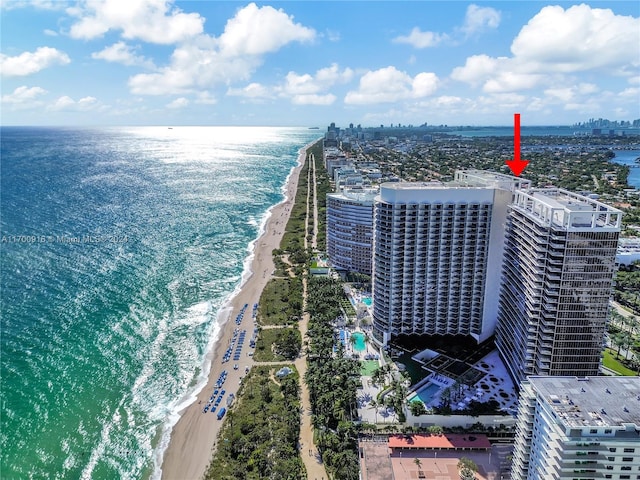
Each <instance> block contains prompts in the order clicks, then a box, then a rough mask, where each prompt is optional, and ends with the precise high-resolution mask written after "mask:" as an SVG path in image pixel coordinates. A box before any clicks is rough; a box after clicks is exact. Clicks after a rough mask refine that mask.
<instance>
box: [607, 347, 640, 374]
mask: <svg viewBox="0 0 640 480" xmlns="http://www.w3.org/2000/svg"><path fill="white" fill-rule="evenodd" d="M602 363H603V365H604V366H605V367H607V368H610V369H611V370H613V371H614V372H617V373H619V374H620V375H624V376H627V377H635V376H636V372H634V371H633V370H631V369H629V368H627V367H625V366H624V365H622V364H621V363H620V362H619V361H618V360H616V354H615V352H614V351H612V350H611V349H609V348H607V349H606V350H605V351H604V359H603V360H602Z"/></svg>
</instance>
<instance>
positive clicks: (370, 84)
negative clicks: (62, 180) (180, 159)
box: [0, 0, 640, 126]
mask: <svg viewBox="0 0 640 480" xmlns="http://www.w3.org/2000/svg"><path fill="white" fill-rule="evenodd" d="M0 5H1V13H2V34H1V38H2V45H3V47H2V53H1V55H0V61H1V67H0V68H1V72H2V87H1V98H2V112H3V114H2V124H3V125H289V126H321V125H326V124H328V123H330V122H331V121H335V122H336V123H338V124H341V125H348V124H349V123H353V124H356V125H357V124H361V125H362V126H377V125H381V124H384V125H389V124H398V123H402V124H413V125H420V124H423V123H425V122H428V123H429V124H457V125H461V124H462V125H509V124H510V123H511V119H512V115H513V112H515V111H519V112H521V113H522V114H523V115H524V118H525V119H526V124H528V125H550V124H553V125H559V124H572V123H574V122H578V121H584V120H585V119H587V118H589V117H596V118H597V117H604V118H610V119H612V120H613V119H615V120H632V119H634V118H637V117H638V116H639V115H640V112H639V111H638V102H637V100H638V96H639V95H640V88H639V87H640V63H639V62H638V58H640V17H638V7H637V4H635V3H634V2H588V3H562V4H561V5H557V4H555V3H539V2H476V3H471V2H402V3H390V2H367V3H365V2H340V3H339V4H338V3H332V2H268V3H262V2H260V3H249V2H235V1H234V2H172V1H164V0H144V1H136V2H127V3H126V6H127V8H126V9H125V8H124V5H125V4H123V3H122V2H119V1H115V0H109V1H100V2H93V1H87V2H55V1H47V0H39V1H32V2H26V1H21V0H12V1H2V3H0Z"/></svg>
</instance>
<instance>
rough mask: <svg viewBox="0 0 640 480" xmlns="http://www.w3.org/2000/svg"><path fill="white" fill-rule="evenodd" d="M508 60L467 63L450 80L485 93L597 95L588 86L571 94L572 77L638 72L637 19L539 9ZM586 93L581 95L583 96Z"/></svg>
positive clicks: (583, 9)
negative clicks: (592, 72) (539, 91)
mask: <svg viewBox="0 0 640 480" xmlns="http://www.w3.org/2000/svg"><path fill="white" fill-rule="evenodd" d="M511 52H512V53H513V56H512V57H497V58H496V57H489V56H487V55H474V56H471V57H468V58H467V60H466V62H465V65H464V66H462V67H456V68H454V69H453V71H452V72H451V78H452V79H454V80H458V81H462V82H465V83H468V84H470V85H472V86H474V87H477V86H479V85H481V86H482V90H483V91H484V92H487V93H508V92H516V91H521V90H529V89H533V88H535V87H539V86H542V85H545V86H548V87H549V88H550V89H551V93H550V94H549V95H550V97H551V98H554V95H553V92H554V91H555V90H556V89H560V90H558V91H557V92H555V93H556V94H558V95H564V97H565V98H566V97H567V96H568V95H575V94H577V93H582V94H587V93H594V92H595V91H597V87H596V86H595V85H593V84H582V86H581V87H580V88H582V89H583V90H584V91H580V89H576V88H575V79H571V78H568V77H567V76H566V75H567V74H569V73H573V72H580V71H589V70H603V69H606V70H605V71H606V72H607V73H609V74H616V75H630V74H631V71H632V70H634V69H635V71H636V72H637V67H638V66H640V19H636V18H633V17H625V16H621V15H615V14H614V13H613V12H612V11H611V10H609V9H606V10H605V9H597V8H591V7H590V6H588V5H584V4H583V5H576V6H572V7H570V8H568V9H566V10H565V9H563V8H562V7H560V6H549V7H544V8H542V9H541V10H540V12H538V14H536V15H535V16H534V17H533V18H532V19H531V20H530V21H529V22H528V23H527V25H525V26H524V27H522V29H521V30H520V32H519V33H518V35H517V36H516V38H515V39H514V41H513V43H512V45H511ZM585 89H586V90H585Z"/></svg>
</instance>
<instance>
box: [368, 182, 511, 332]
mask: <svg viewBox="0 0 640 480" xmlns="http://www.w3.org/2000/svg"><path fill="white" fill-rule="evenodd" d="M482 175H485V176H486V178H485V180H484V181H481V178H478V176H479V177H482ZM471 177H473V178H474V179H475V180H474V181H471ZM508 178H513V177H506V176H503V175H499V174H491V173H488V172H486V173H485V174H481V172H476V173H475V174H473V175H470V177H469V179H466V180H465V179H464V178H460V179H459V181H456V182H451V183H448V184H443V183H440V182H429V183H385V184H382V185H381V187H380V195H379V196H378V197H377V198H376V201H375V204H374V243H373V278H372V283H373V324H374V338H375V339H376V341H378V342H379V343H381V344H386V343H387V342H388V341H389V340H390V339H391V338H392V337H394V336H397V335H401V334H430V335H446V334H454V335H455V334H459V335H470V336H472V337H474V338H475V339H476V340H477V341H478V342H482V341H484V340H485V339H487V338H488V337H489V336H491V335H492V334H493V332H494V329H495V321H496V318H497V304H498V288H497V285H498V283H499V279H500V265H501V262H502V250H503V245H504V227H503V219H504V217H505V215H506V209H507V206H508V205H509V203H510V201H511V197H512V193H511V191H509V189H503V188H497V187H496V185H495V183H496V181H498V180H500V181H504V182H506V183H507V184H508V183H509V182H508V181H507V180H508ZM487 183H488V184H491V185H490V186H488V185H487Z"/></svg>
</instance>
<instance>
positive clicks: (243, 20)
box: [219, 3, 316, 56]
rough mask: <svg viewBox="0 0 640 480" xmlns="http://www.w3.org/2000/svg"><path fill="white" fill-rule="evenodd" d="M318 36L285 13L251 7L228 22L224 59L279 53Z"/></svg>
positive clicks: (222, 46)
mask: <svg viewBox="0 0 640 480" xmlns="http://www.w3.org/2000/svg"><path fill="white" fill-rule="evenodd" d="M315 36H316V32H315V31H314V30H313V29H311V28H307V27H305V26H303V25H301V24H299V23H294V22H293V17H292V16H290V15H287V14H286V13H285V12H284V11H282V10H276V9H275V8H273V7H270V6H265V7H261V8H259V7H258V6H257V5H256V4H255V3H250V4H249V5H247V6H246V7H244V8H242V9H240V10H239V11H238V13H237V14H236V16H235V17H233V18H232V19H230V20H229V21H227V24H226V26H225V28H224V33H223V34H222V35H221V36H220V39H219V43H220V51H221V52H222V53H223V54H224V55H230V56H236V55H263V54H265V53H269V52H275V51H277V50H279V49H280V48H282V47H283V46H285V45H287V44H288V43H291V42H308V41H311V40H313V39H314V38H315Z"/></svg>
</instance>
